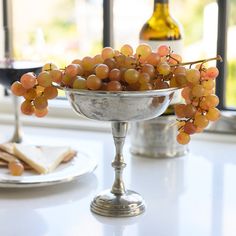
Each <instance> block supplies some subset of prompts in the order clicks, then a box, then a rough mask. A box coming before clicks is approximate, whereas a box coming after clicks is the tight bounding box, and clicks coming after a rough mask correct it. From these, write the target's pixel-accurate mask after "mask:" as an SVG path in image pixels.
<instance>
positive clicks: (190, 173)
mask: <svg viewBox="0 0 236 236" xmlns="http://www.w3.org/2000/svg"><path fill="white" fill-rule="evenodd" d="M11 132H12V128H11V126H7V125H0V141H1V142H2V141H4V140H6V139H7V138H8V137H10V134H11ZM205 136H207V135H202V136H200V137H201V138H196V139H194V140H193V141H192V143H191V144H190V153H189V154H188V155H187V156H184V157H179V158H174V159H166V160H163V159H162V160H157V159H156V160H152V159H147V158H137V157H133V156H131V155H130V153H129V137H128V138H127V142H126V144H125V148H124V149H125V150H124V153H125V160H126V163H127V167H126V168H125V170H124V179H125V184H126V187H127V188H129V189H132V190H135V191H137V192H139V193H140V194H141V195H142V196H143V198H144V199H145V201H146V204H147V209H146V212H145V213H144V214H142V215H140V216H138V217H133V218H123V219H122V218H121V219H116V218H106V217H101V216H96V215H94V214H92V213H91V212H90V209H89V205H90V201H91V200H92V199H93V197H94V196H95V194H96V193H98V192H100V191H101V190H104V189H107V188H110V187H111V185H112V183H113V173H114V172H113V169H112V167H111V161H112V160H113V157H114V146H113V140H112V137H111V134H109V133H102V132H101V133H99V132H97V133H95V132H85V131H78V130H77V131H75V130H74V131H73V130H63V129H60V130H58V129H46V128H30V127H24V142H25V143H32V144H47V143H50V144H55V145H65V144H66V145H70V146H72V147H74V148H76V149H78V150H81V151H83V152H86V153H87V154H88V155H90V156H91V157H92V158H95V159H96V160H97V162H98V167H97V169H96V170H95V171H94V172H93V173H92V174H90V175H88V176H87V177H84V178H81V179H77V180H75V181H73V182H70V183H64V184H59V185H55V186H47V187H38V188H28V189H26V188H25V189H3V188H2V189H0V236H78V235H79V236H101V235H102V236H113V235H115V236H143V235H146V236H156V235H158V236H235V235H236V139H235V136H231V137H229V136H217V135H215V136H212V137H216V136H217V138H216V139H215V138H214V141H212V140H211V136H210V138H209V137H208V136H207V137H206V138H205Z"/></svg>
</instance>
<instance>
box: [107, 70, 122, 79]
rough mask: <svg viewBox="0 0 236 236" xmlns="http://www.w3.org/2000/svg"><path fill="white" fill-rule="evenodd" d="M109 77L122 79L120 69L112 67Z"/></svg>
mask: <svg viewBox="0 0 236 236" xmlns="http://www.w3.org/2000/svg"><path fill="white" fill-rule="evenodd" d="M109 79H110V80H116V81H120V79H121V71H120V70H119V69H116V68H115V69H112V70H111V71H110V72H109Z"/></svg>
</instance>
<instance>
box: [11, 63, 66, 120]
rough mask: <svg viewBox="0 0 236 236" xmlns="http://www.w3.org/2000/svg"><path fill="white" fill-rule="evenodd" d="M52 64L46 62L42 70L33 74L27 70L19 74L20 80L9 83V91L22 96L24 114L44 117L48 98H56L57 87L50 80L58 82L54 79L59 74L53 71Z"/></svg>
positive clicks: (54, 68) (46, 111)
mask: <svg viewBox="0 0 236 236" xmlns="http://www.w3.org/2000/svg"><path fill="white" fill-rule="evenodd" d="M55 71H59V70H56V66H55V65H54V64H51V63H50V64H46V65H45V66H44V67H43V69H42V72H41V73H39V74H38V75H35V74H34V73H32V72H28V73H26V74H24V75H22V76H21V78H20V81H16V82H14V83H13V84H12V85H11V91H12V93H13V94H14V95H16V96H22V97H24V101H23V102H22V104H21V112H22V113H23V114H25V115H33V114H35V116H37V117H44V116H46V115H47V114H48V99H53V98H56V97H57V95H58V91H57V88H56V87H55V86H53V84H52V82H58V81H57V80H56V79H57V78H58V76H61V74H62V72H60V75H58V74H57V73H55Z"/></svg>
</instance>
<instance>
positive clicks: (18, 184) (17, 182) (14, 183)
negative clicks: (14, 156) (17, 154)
mask: <svg viewBox="0 0 236 236" xmlns="http://www.w3.org/2000/svg"><path fill="white" fill-rule="evenodd" d="M96 166H97V163H96V162H95V160H94V159H91V158H90V157H89V156H87V155H86V154H84V153H81V152H77V156H76V157H74V159H73V160H72V161H70V162H68V163H64V164H61V165H60V166H58V167H57V169H56V170H55V171H53V172H52V173H49V174H45V175H43V174H42V175H40V174H37V173H35V172H33V171H25V172H24V173H23V175H22V176H11V175H10V174H9V171H8V169H7V168H0V187H4V188H26V187H38V186H47V185H53V184H59V183H64V182H69V181H71V180H73V179H75V178H79V177H82V176H84V175H86V174H88V173H91V172H93V171H94V170H95V168H96Z"/></svg>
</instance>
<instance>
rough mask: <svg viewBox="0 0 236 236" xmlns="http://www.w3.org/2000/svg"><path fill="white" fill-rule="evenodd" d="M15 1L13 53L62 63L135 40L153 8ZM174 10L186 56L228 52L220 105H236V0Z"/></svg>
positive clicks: (117, 0)
mask: <svg viewBox="0 0 236 236" xmlns="http://www.w3.org/2000/svg"><path fill="white" fill-rule="evenodd" d="M2 1H3V0H2ZM11 1H12V6H13V25H14V34H13V43H14V57H15V58H16V59H35V60H42V61H54V62H56V63H57V64H59V65H60V66H61V67H64V66H65V65H66V64H68V63H69V62H70V61H71V60H72V59H75V58H78V57H79V58H81V57H83V56H84V55H95V54H96V53H98V52H99V51H100V49H101V48H102V45H105V46H108V45H110V44H112V43H113V45H114V47H115V48H119V47H120V45H121V44H123V43H130V44H131V45H133V46H136V45H137V43H138V37H139V30H140V29H141V27H142V25H143V23H144V22H145V21H146V20H147V19H148V18H149V17H150V15H151V13H152V10H153V0H139V1H136V0H129V1H127V0H52V1H48V0H41V1H31V0H21V1H18V0H11ZM217 3H218V4H217ZM218 5H219V7H218ZM103 7H104V17H103ZM112 9H113V11H112ZM170 10H171V12H172V15H174V16H175V17H176V18H177V19H178V20H179V21H180V22H181V24H182V25H183V28H184V31H185V52H184V58H185V60H190V59H199V58H202V57H212V56H215V54H216V52H217V50H218V53H219V54H220V55H222V56H224V57H225V58H224V59H225V60H224V63H219V64H218V66H219V67H220V71H221V75H220V77H219V78H218V79H217V93H218V95H219V96H220V100H221V104H220V108H221V109H230V108H233V109H235V108H236V48H235V47H234V45H233V44H234V39H235V38H236V20H235V19H236V18H235V17H234V15H235V11H236V1H235V0H218V1H217V0H202V1H193V0H188V1H185V0H175V1H173V0H170ZM183 12H184V14H183ZM218 15H219V20H218ZM218 22H219V24H218ZM103 23H104V31H103ZM217 30H218V32H219V33H218V44H217ZM103 38H104V42H103V43H102V40H103ZM226 45H227V47H226ZM1 48H2V45H0V52H2V49H1ZM226 49H227V51H226ZM0 55H1V54H0ZM226 58H227V59H226ZM221 77H222V78H221ZM224 78H225V79H224Z"/></svg>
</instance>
